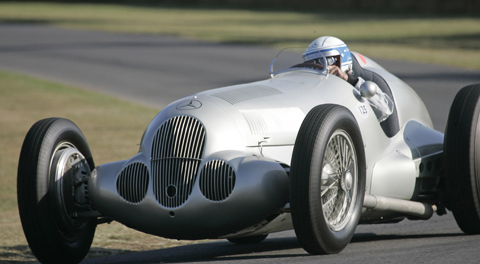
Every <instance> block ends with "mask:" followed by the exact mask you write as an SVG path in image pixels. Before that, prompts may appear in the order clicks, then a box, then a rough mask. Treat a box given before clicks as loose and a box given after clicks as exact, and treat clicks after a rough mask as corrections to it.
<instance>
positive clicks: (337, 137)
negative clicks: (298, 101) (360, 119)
mask: <svg viewBox="0 0 480 264" xmlns="http://www.w3.org/2000/svg"><path fill="white" fill-rule="evenodd" d="M290 177H291V190H290V201H291V210H292V220H293V224H294V228H295V233H296V234H297V237H298V240H299V242H300V244H301V245H302V247H303V248H304V249H305V250H306V251H307V252H309V253H311V254H335V253H339V252H341V251H342V250H343V249H344V248H345V247H346V246H347V245H348V243H349V242H350V240H351V238H352V237H353V234H354V232H355V229H356V227H357V224H358V221H359V219H360V214H361V210H362V206H363V198H364V195H365V179H366V167H365V155H364V150H363V141H362V137H361V134H360V130H359V128H358V125H357V122H356V120H355V118H354V116H353V115H352V113H351V112H350V111H349V110H348V109H346V108H344V107H342V106H338V105H319V106H317V107H315V108H313V109H312V110H311V111H310V112H309V113H308V115H307V116H306V117H305V120H304V121H303V123H302V126H301V128H300V130H299V133H298V135H297V139H296V142H295V146H294V150H293V156H292V163H291V170H290Z"/></svg>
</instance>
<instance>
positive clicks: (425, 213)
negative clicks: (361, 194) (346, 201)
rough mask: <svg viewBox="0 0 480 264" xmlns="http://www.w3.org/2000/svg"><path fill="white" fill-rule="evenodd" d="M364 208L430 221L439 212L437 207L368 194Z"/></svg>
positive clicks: (364, 201)
mask: <svg viewBox="0 0 480 264" xmlns="http://www.w3.org/2000/svg"><path fill="white" fill-rule="evenodd" d="M363 207H365V208H368V209H372V210H378V211H393V212H399V213H404V214H408V215H412V216H416V217H418V218H420V219H422V220H427V219H430V217H432V215H433V213H434V212H435V211H437V207H436V206H435V205H429V204H426V203H420V202H414V201H406V200H401V199H395V198H389V197H383V196H375V195H368V194H367V195H365V199H364V200H363Z"/></svg>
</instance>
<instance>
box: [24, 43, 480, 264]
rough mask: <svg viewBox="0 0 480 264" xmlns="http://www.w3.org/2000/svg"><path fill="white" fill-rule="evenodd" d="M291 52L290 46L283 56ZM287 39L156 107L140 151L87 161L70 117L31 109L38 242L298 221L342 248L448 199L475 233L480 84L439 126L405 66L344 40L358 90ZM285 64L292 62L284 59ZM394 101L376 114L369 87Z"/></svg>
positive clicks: (33, 238) (44, 247) (246, 237)
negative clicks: (382, 114)
mask: <svg viewBox="0 0 480 264" xmlns="http://www.w3.org/2000/svg"><path fill="white" fill-rule="evenodd" d="M290 58H291V59H290ZM298 60H299V55H298V53H295V52H292V51H288V50H286V51H283V52H281V53H280V55H279V56H277V57H276V58H275V59H274V61H273V62H272V64H271V66H270V74H271V78H269V79H267V80H263V81H259V82H253V83H247V84H242V85H235V86H229V87H224V88H219V89H214V90H208V91H204V92H200V93H197V94H193V95H191V96H187V97H185V98H183V99H180V100H178V101H175V102H173V103H171V104H170V105H168V106H167V107H165V109H163V110H162V111H161V112H160V113H158V115H157V116H156V117H155V118H154V119H153V120H152V121H151V123H150V124H149V125H148V127H147V129H146V130H145V133H144V134H143V136H142V139H141V143H140V149H139V152H138V154H137V155H135V156H134V157H132V158H131V159H129V160H122V161H117V162H112V163H107V164H103V165H99V166H96V165H94V161H93V158H92V155H91V152H90V150H89V146H88V144H87V141H86V139H85V138H84V136H83V134H82V132H81V131H80V129H79V128H78V127H77V126H76V125H75V124H74V123H73V122H71V121H69V120H66V119H62V118H49V119H44V120H40V121H38V122H37V123H36V124H34V125H33V126H32V128H31V129H30V131H29V132H28V134H27V135H26V138H25V141H24V143H23V147H22V150H21V155H20V160H19V166H18V186H17V187H18V205H19V211H20V217H21V221H22V226H23V229H24V232H25V236H26V238H27V240H28V243H29V245H30V248H31V250H32V251H33V253H34V255H35V256H36V257H37V258H38V259H39V260H40V261H41V262H44V263H78V262H80V261H81V260H82V259H83V258H84V257H85V255H86V254H87V252H88V251H89V249H90V245H91V243H92V240H93V237H94V233H95V229H96V226H97V225H98V224H101V223H106V222H111V221H118V222H120V223H122V224H124V225H126V226H128V227H130V228H133V229H136V230H138V231H141V232H145V233H148V234H152V235H156V236H161V237H166V238H173V239H186V240H196V239H218V238H226V239H228V240H229V241H231V242H233V243H258V242H261V241H262V240H264V239H265V238H266V237H267V235H268V234H270V233H273V232H279V231H284V230H288V229H294V230H295V233H296V235H297V237H298V240H299V243H300V244H301V245H302V247H303V248H304V249H305V250H306V251H307V252H309V253H311V254H334V253H339V252H341V251H342V250H343V249H344V248H345V247H346V246H347V245H348V243H349V242H350V240H351V238H352V236H353V235H354V232H355V229H356V227H357V225H358V224H365V223H366V224H375V223H387V222H389V223H391V222H399V221H401V220H403V219H404V218H408V219H423V220H427V219H429V218H430V217H431V216H432V215H433V214H434V213H437V214H439V215H442V214H445V213H446V209H448V210H451V211H452V212H453V215H454V216H455V219H456V221H457V223H458V225H459V226H460V228H461V229H462V230H463V231H464V232H465V233H467V234H479V233H480V197H479V196H480V143H479V142H480V122H479V113H480V105H479V102H480V100H479V98H480V85H472V86H467V87H465V88H463V89H462V90H461V91H460V92H459V93H458V94H457V96H456V98H455V100H454V102H453V105H452V107H451V110H450V114H449V117H448V122H447V127H446V133H445V135H444V134H443V133H441V132H438V131H436V130H434V129H433V125H432V121H431V119H430V116H429V113H428V111H427V109H426V108H425V105H424V104H423V102H422V101H421V100H420V98H419V97H418V95H417V94H416V93H415V92H414V91H413V90H412V89H411V88H410V87H409V86H408V85H407V84H405V83H404V82H402V81H401V80H400V79H398V78H397V77H395V76H394V75H392V74H391V73H389V72H388V71H386V70H385V69H384V68H382V67H381V66H379V65H378V64H377V63H375V62H374V61H373V60H371V59H369V58H367V57H365V56H362V55H360V54H358V53H354V52H352V60H353V70H354V72H355V73H356V74H358V75H359V76H361V77H362V78H363V79H364V80H365V81H366V82H365V84H364V85H362V86H361V87H360V89H357V88H355V87H353V86H352V85H350V84H349V83H348V82H346V81H344V80H342V79H340V78H338V77H336V76H334V75H332V74H329V70H328V68H327V67H324V66H323V65H327V62H326V58H325V57H323V58H320V60H319V61H320V63H319V64H318V65H317V66H316V67H304V66H302V65H295V64H296V63H297V61H298ZM292 65H295V66H293V67H292ZM377 89H380V90H381V91H382V92H383V93H385V94H387V95H388V96H389V97H390V98H391V99H392V101H393V102H394V108H393V111H392V114H391V115H390V116H389V117H388V118H387V119H386V120H385V121H383V122H379V121H378V120H377V117H376V115H375V113H374V111H373V109H372V107H371V106H370V104H369V103H368V98H369V97H371V96H372V95H373V94H375V92H376V90H377Z"/></svg>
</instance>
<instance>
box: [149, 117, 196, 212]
mask: <svg viewBox="0 0 480 264" xmlns="http://www.w3.org/2000/svg"><path fill="white" fill-rule="evenodd" d="M152 144H153V145H152V156H151V157H152V175H153V177H152V178H153V192H154V193H155V197H156V198H157V201H158V202H159V203H160V204H161V205H163V206H165V207H168V208H174V207H179V206H181V205H182V204H183V203H184V202H185V201H186V200H187V199H188V196H189V195H190V194H191V192H192V188H193V185H194V184H195V180H196V176H197V173H198V170H199V166H200V162H201V159H202V154H203V147H204V144H205V128H204V127H203V125H202V124H201V123H200V122H199V121H198V120H197V119H195V118H193V117H190V116H176V117H173V118H171V119H169V120H167V121H166V122H165V123H163V124H162V126H161V127H160V128H159V129H158V131H157V134H156V135H155V138H154V139H153V143H152Z"/></svg>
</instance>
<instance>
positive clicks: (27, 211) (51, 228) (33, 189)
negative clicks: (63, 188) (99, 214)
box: [17, 118, 96, 263]
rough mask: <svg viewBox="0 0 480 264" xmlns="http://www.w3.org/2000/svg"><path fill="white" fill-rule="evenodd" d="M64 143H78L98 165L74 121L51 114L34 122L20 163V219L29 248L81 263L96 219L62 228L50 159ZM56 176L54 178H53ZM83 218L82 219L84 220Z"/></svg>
mask: <svg viewBox="0 0 480 264" xmlns="http://www.w3.org/2000/svg"><path fill="white" fill-rule="evenodd" d="M65 143H68V144H69V145H72V146H75V148H76V149H77V150H78V151H80V153H81V154H83V156H84V157H85V158H86V161H87V163H88V165H89V167H90V170H91V169H93V168H95V165H94V163H93V159H92V154H91V153H90V149H89V147H88V144H87V141H86V140H85V137H84V136H83V134H82V132H81V131H80V129H79V128H78V127H77V126H76V125H75V124H74V123H73V122H71V121H69V120H66V119H61V118H49V119H44V120H40V121H38V122H37V123H35V124H34V125H33V126H32V127H31V128H30V130H29V131H28V134H27V136H26V137H25V140H24V142H23V146H22V150H21V153H20V160H19V164H18V175H17V199H18V208H19V213H20V219H21V222H22V226H23V230H24V233H25V237H26V239H27V241H28V244H29V246H30V249H31V250H32V252H33V254H34V255H35V257H37V259H38V260H39V261H40V262H42V263H79V262H80V261H82V260H83V258H84V257H85V255H86V254H87V253H88V251H89V249H90V246H91V244H92V240H93V237H94V234H95V228H96V219H95V218H90V219H87V220H85V221H84V222H82V226H81V228H79V229H75V230H74V231H72V232H65V231H64V230H60V228H59V227H60V226H63V225H64V223H61V222H59V221H61V220H59V217H58V215H57V214H58V210H59V208H58V205H57V204H55V203H53V204H52V201H54V200H55V199H53V198H52V196H53V191H52V182H54V177H53V176H50V175H51V173H52V171H51V169H50V167H52V168H54V165H50V163H52V162H53V160H54V155H55V151H58V149H57V148H58V147H59V146H63V145H64V144H65ZM52 179H53V180H52ZM82 221H83V220H82Z"/></svg>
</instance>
